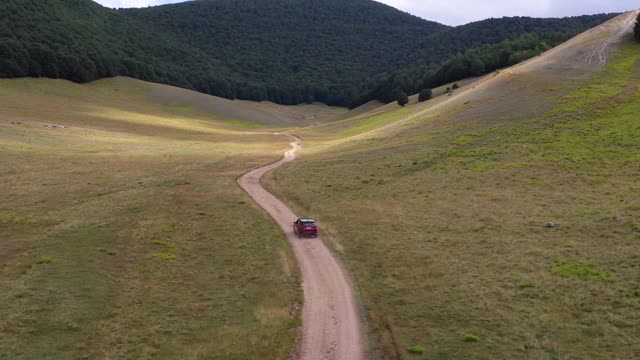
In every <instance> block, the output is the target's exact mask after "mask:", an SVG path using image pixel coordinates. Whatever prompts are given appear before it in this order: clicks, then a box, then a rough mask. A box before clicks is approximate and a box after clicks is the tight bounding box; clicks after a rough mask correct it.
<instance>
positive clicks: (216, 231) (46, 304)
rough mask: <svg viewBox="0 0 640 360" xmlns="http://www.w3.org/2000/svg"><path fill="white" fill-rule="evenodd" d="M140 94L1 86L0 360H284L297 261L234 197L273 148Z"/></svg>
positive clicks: (111, 86) (242, 199)
mask: <svg viewBox="0 0 640 360" xmlns="http://www.w3.org/2000/svg"><path fill="white" fill-rule="evenodd" d="M152 88H153V86H152V85H148V84H145V83H142V82H139V81H135V80H131V79H123V78H117V79H110V80H103V81H100V82H97V83H92V84H87V85H76V84H73V83H70V82H67V81H62V80H34V79H24V80H2V81H0V163H2V166H1V167H0V183H1V184H2V186H1V187H0V188H2V191H0V303H2V304H3V305H2V306H0V318H2V321H0V359H45V358H47V359H79V358H89V359H106V358H114V359H115V358H118V359H151V358H154V359H158V358H159V359H204V358H206V359H249V358H251V359H287V358H288V355H289V352H290V350H291V348H292V346H293V340H294V338H295V335H296V334H295V328H296V327H297V321H298V320H297V315H296V312H295V303H296V302H300V301H301V292H300V289H299V281H298V279H297V273H296V270H295V269H296V268H295V264H294V262H293V260H292V256H291V255H290V254H289V250H288V247H287V245H286V243H285V241H284V239H283V237H282V235H281V233H280V231H279V229H278V228H277V226H276V225H275V224H274V223H273V222H272V221H271V220H270V219H269V218H268V217H267V216H266V215H264V214H263V213H262V212H261V211H260V210H258V209H257V208H256V207H254V206H253V205H252V203H251V201H250V200H249V199H248V197H247V196H246V195H245V194H244V193H243V192H242V191H241V190H240V189H239V188H238V187H237V185H236V178H237V176H239V175H240V174H242V173H244V172H245V171H246V170H247V169H249V168H252V167H254V166H257V165H259V164H263V163H267V162H269V161H272V160H275V159H276V158H278V157H280V154H281V151H282V150H283V149H284V148H285V147H286V141H284V140H285V139H278V138H277V137H274V136H273V135H271V134H270V133H266V134H262V133H256V132H248V131H247V129H246V128H245V127H234V126H232V125H233V124H235V122H227V121H221V120H220V119H219V118H218V117H216V116H215V115H214V114H212V113H201V112H198V111H196V110H194V109H192V108H189V107H186V106H183V105H179V104H166V105H161V104H159V103H158V102H155V101H153V100H152V99H151V98H150V94H151V90H152ZM47 125H59V126H64V128H62V127H56V128H48V127H47ZM281 140H282V141H281Z"/></svg>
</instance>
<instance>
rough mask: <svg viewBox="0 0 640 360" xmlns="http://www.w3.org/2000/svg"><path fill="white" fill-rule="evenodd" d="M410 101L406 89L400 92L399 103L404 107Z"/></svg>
mask: <svg viewBox="0 0 640 360" xmlns="http://www.w3.org/2000/svg"><path fill="white" fill-rule="evenodd" d="M408 103H409V97H408V96H407V94H406V93H405V92H404V91H401V92H400V94H398V105H400V106H402V107H404V106H405V105H407V104H408Z"/></svg>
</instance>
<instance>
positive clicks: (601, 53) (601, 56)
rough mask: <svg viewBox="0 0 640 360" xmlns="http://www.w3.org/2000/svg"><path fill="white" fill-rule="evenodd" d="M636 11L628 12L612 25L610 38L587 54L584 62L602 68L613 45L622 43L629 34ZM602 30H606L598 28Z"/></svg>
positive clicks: (634, 21)
mask: <svg viewBox="0 0 640 360" xmlns="http://www.w3.org/2000/svg"><path fill="white" fill-rule="evenodd" d="M637 13H638V12H637V11H633V12H629V13H627V14H625V16H623V17H621V18H620V21H618V22H614V23H612V24H611V25H612V27H613V28H612V29H611V30H609V31H610V32H611V36H609V37H608V38H607V39H606V40H605V41H603V42H602V43H601V44H600V45H599V46H598V47H596V48H595V49H594V50H593V51H592V52H591V53H589V54H587V58H586V61H587V63H588V64H596V65H599V66H604V65H605V64H606V63H607V59H608V58H609V53H610V50H611V48H612V46H613V45H615V44H617V43H619V42H620V41H622V39H623V37H624V36H625V35H626V34H628V33H630V32H631V30H632V29H633V26H634V25H635V23H636V16H637ZM599 28H600V29H602V30H605V31H606V30H607V29H605V28H603V27H602V26H600V27H599Z"/></svg>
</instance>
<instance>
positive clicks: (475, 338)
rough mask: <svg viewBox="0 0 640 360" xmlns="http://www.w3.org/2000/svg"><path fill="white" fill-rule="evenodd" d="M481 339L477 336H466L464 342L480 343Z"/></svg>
mask: <svg viewBox="0 0 640 360" xmlns="http://www.w3.org/2000/svg"><path fill="white" fill-rule="evenodd" d="M478 341H480V337H479V336H476V335H465V337H464V342H478Z"/></svg>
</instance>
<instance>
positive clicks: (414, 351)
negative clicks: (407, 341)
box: [407, 345, 427, 355]
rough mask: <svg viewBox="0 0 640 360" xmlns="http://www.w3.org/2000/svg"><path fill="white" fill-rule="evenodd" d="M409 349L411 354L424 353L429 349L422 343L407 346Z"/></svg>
mask: <svg viewBox="0 0 640 360" xmlns="http://www.w3.org/2000/svg"><path fill="white" fill-rule="evenodd" d="M407 351H408V352H410V353H411V354H416V355H419V354H423V353H424V352H425V351H427V349H426V348H425V347H424V346H421V345H413V346H410V347H408V348H407Z"/></svg>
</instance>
